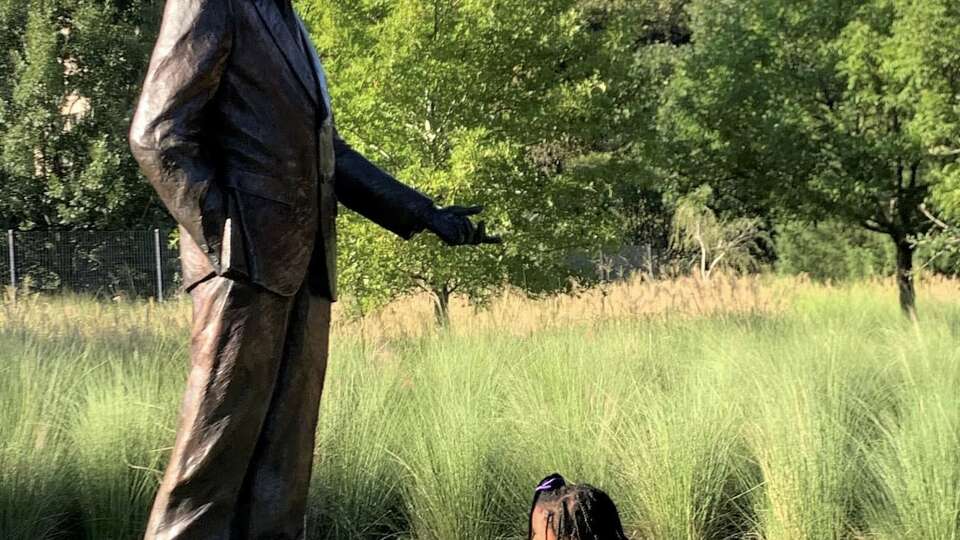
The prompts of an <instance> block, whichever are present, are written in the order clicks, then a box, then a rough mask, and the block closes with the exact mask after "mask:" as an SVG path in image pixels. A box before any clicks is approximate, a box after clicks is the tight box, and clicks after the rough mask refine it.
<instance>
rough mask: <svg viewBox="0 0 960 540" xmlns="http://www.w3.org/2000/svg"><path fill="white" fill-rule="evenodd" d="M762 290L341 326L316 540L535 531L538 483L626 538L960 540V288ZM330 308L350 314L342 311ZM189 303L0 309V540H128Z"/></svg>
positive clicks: (746, 282) (162, 450)
mask: <svg viewBox="0 0 960 540" xmlns="http://www.w3.org/2000/svg"><path fill="white" fill-rule="evenodd" d="M920 300H921V305H920V307H921V320H920V324H919V325H913V324H910V323H908V322H907V321H905V320H903V318H902V317H901V316H900V315H899V313H898V308H897V305H896V299H895V297H894V291H893V288H892V287H891V286H890V284H889V283H864V284H858V285H853V286H845V287H822V286H816V285H813V284H810V283H806V282H803V281H796V280H781V279H773V278H749V279H732V278H731V279H727V278H723V279H719V280H717V281H715V282H714V283H712V284H704V283H698V282H695V281H687V280H681V281H676V282H660V283H643V282H633V283H628V284H622V285H617V286H613V287H611V288H610V289H608V290H606V291H581V292H580V293H579V294H577V295H569V296H563V297H556V298H550V299H543V300H530V299H525V298H522V297H521V296H518V295H506V296H504V297H502V298H500V299H498V300H495V301H494V302H493V303H492V304H491V306H489V307H488V308H485V309H482V310H479V311H477V310H476V309H475V308H473V307H472V306H469V305H467V304H465V303H462V304H461V303H458V304H457V305H456V306H455V309H454V313H453V317H452V319H453V325H452V327H451V328H450V329H448V330H445V331H442V332H438V331H435V330H433V329H432V327H431V323H432V317H433V314H432V306H431V305H430V304H429V301H428V300H427V299H423V298H416V297H415V298H409V299H404V300H402V301H401V303H400V304H397V305H394V306H391V307H388V308H387V309H385V310H383V311H381V312H379V313H376V314H372V315H369V316H368V317H367V318H366V319H364V320H361V321H356V320H354V321H351V320H348V319H347V318H346V317H345V315H344V314H343V313H341V314H340V317H339V322H338V324H337V326H336V328H335V331H334V346H333V349H334V350H333V354H332V358H331V366H330V371H329V375H328V384H327V388H326V390H325V392H326V393H325V398H324V402H323V405H322V410H321V423H320V427H319V431H318V444H317V450H316V468H315V472H314V477H313V480H314V482H313V486H312V499H311V505H310V512H309V516H308V530H309V537H310V538H384V537H394V538H416V539H439V540H456V539H492V538H523V537H525V532H526V530H525V527H526V512H527V510H528V509H529V504H530V498H531V496H532V488H533V487H534V486H535V484H536V482H537V481H538V480H539V479H540V478H542V477H543V476H545V475H546V474H548V473H550V472H554V471H558V472H561V473H563V474H564V475H565V476H567V477H568V478H570V479H571V480H573V481H584V482H589V483H592V484H594V485H597V486H598V487H601V488H602V489H604V490H606V491H607V492H608V493H610V495H611V496H612V497H613V498H614V500H615V501H616V502H617V503H618V505H619V507H620V510H621V514H622V516H623V518H624V522H625V526H626V528H627V529H628V531H629V534H631V536H632V537H633V538H652V539H668V540H672V539H685V538H689V539H698V538H704V539H706V538H711V539H721V538H766V539H788V540H792V539H811V540H814V539H821V538H873V537H878V538H885V539H887V538H889V539H894V538H924V539H926V538H931V539H952V538H960V527H958V515H960V452H958V451H957V448H960V412H958V411H960V399H958V396H960V391H958V390H957V388H960V349H958V347H957V346H956V343H957V338H958V336H960V303H958V302H957V300H960V292H958V291H957V284H956V283H953V282H948V281H928V282H925V283H924V284H922V285H921V287H920ZM339 309H342V308H339ZM188 329H189V302H186V301H182V302H170V303H167V304H163V305H159V304H150V303H137V302H121V303H98V302H96V301H93V300H90V299H85V298H70V297H61V298H45V297H35V296H27V297H21V298H19V299H18V302H17V303H16V304H14V303H12V302H10V301H7V302H6V303H3V304H0V433H2V434H3V437H2V440H0V538H4V539H7V538H10V539H30V540H36V539H41V538H77V537H85V538H94V539H100V538H104V539H123V538H137V537H139V535H140V534H141V529H142V527H143V524H144V520H145V519H146V513H147V511H148V509H149V504H150V500H151V498H152V494H153V490H154V489H155V488H156V484H157V482H158V480H159V474H160V469H161V468H162V467H163V464H164V463H165V460H166V457H167V451H168V450H167V447H168V446H169V445H170V444H171V442H172V440H173V428H174V422H175V417H176V407H177V404H178V401H179V396H180V392H181V391H182V388H181V387H182V384H183V381H184V379H185V377H186V373H187V372H186V370H187V356H186V355H187V352H186V344H187V332H188Z"/></svg>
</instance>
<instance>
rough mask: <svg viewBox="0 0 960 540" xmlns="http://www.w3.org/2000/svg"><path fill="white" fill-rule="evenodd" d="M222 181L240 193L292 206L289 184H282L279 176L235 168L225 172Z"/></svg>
mask: <svg viewBox="0 0 960 540" xmlns="http://www.w3.org/2000/svg"><path fill="white" fill-rule="evenodd" d="M224 183H225V184H226V186H227V187H230V188H233V189H235V190H237V191H240V192H242V193H247V194H249V195H253V196H254V197H260V198H261V199H267V200H270V201H273V202H278V203H281V204H285V205H288V206H293V194H292V193H290V190H289V188H290V186H286V185H284V183H283V181H281V180H280V179H279V178H276V177H273V176H266V175H262V174H256V173H251V172H247V171H236V170H235V171H230V172H229V173H227V175H226V181H225V182H224Z"/></svg>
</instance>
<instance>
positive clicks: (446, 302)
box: [430, 285, 450, 328]
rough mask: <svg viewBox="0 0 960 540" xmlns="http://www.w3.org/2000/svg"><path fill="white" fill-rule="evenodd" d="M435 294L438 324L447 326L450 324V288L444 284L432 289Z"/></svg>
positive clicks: (434, 308)
mask: <svg viewBox="0 0 960 540" xmlns="http://www.w3.org/2000/svg"><path fill="white" fill-rule="evenodd" d="M430 294H431V295H433V314H434V316H435V317H436V318H437V325H439V326H440V327H441V328H446V327H447V326H449V325H450V289H449V288H448V287H447V286H446V285H443V286H441V287H438V288H434V289H432V290H431V291H430Z"/></svg>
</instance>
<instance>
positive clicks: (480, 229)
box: [474, 221, 503, 244]
mask: <svg viewBox="0 0 960 540" xmlns="http://www.w3.org/2000/svg"><path fill="white" fill-rule="evenodd" d="M474 243H475V244H502V243H503V240H502V239H501V238H500V237H499V236H490V235H489V234H487V224H486V222H484V221H481V222H480V223H479V224H478V225H477V232H476V236H475V237H474Z"/></svg>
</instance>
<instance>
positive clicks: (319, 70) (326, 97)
mask: <svg viewBox="0 0 960 540" xmlns="http://www.w3.org/2000/svg"><path fill="white" fill-rule="evenodd" d="M297 21H298V22H299V23H300V33H301V37H302V39H303V43H304V46H305V47H306V48H307V54H308V55H309V56H310V61H311V62H312V64H313V71H314V73H315V74H316V76H317V81H318V82H319V83H320V97H321V98H322V99H323V105H324V108H325V109H326V115H327V116H330V115H331V114H332V109H330V90H329V89H328V88H327V74H326V72H324V70H323V64H322V63H321V62H320V55H319V54H318V53H317V49H316V48H314V46H313V41H311V40H310V33H309V32H307V27H306V26H305V25H304V24H303V21H301V20H299V19H297ZM324 119H326V118H324Z"/></svg>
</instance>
